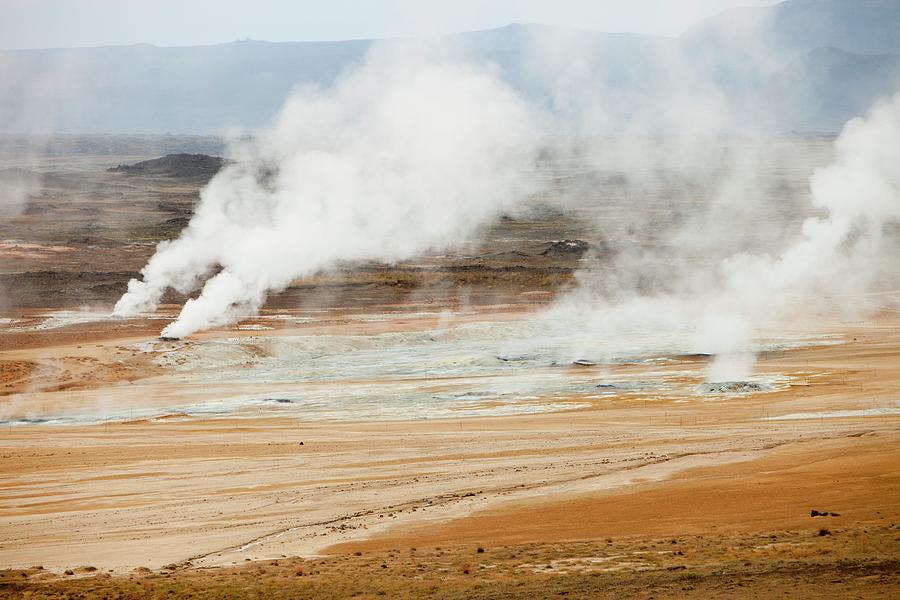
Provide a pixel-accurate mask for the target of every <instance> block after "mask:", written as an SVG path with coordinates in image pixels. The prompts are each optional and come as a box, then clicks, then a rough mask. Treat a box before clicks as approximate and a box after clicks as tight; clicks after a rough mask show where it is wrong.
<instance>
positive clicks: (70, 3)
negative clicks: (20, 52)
mask: <svg viewBox="0 0 900 600" xmlns="http://www.w3.org/2000/svg"><path fill="white" fill-rule="evenodd" d="M768 4H775V0H593V1H591V0H518V1H515V0H480V1H479V0H453V1H449V2H439V1H429V0H420V1H415V0H319V1H313V0H296V1H289V0H251V1H249V2H247V1H244V2H240V1H237V0H0V15H2V16H0V48H46V47H70V46H102V45H118V44H134V43H139V42H145V43H151V44H156V45H160V46H192V45H200V44H215V43H221V42H229V41H233V40H236V39H243V38H248V37H249V38H253V39H258V40H269V41H297V40H341V39H358V38H378V37H391V36H414V35H427V34H436V33H451V32H456V31H470V30H474V29H488V28H492V27H499V26H502V25H506V24H508V23H510V22H519V23H546V24H551V25H566V26H572V27H580V28H582V29H592V30H596V31H630V32H636V33H650V34H659V35H677V34H678V33H680V32H681V31H683V30H684V29H685V28H687V27H688V26H690V25H692V24H693V23H695V22H696V21H698V20H700V19H702V18H704V17H707V16H710V15H713V14H716V13H718V12H720V11H722V10H724V9H727V8H731V7H735V6H753V5H768Z"/></svg>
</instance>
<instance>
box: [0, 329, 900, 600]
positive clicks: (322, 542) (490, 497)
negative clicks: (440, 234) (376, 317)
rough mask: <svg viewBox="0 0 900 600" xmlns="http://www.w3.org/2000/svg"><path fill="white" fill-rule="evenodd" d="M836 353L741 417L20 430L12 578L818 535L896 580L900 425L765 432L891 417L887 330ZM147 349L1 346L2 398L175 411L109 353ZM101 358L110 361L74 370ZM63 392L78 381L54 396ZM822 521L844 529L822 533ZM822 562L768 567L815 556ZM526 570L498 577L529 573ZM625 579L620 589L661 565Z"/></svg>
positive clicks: (813, 358) (602, 414)
mask: <svg viewBox="0 0 900 600" xmlns="http://www.w3.org/2000/svg"><path fill="white" fill-rule="evenodd" d="M76 329H77V328H76ZM839 333H841V335H842V336H843V338H844V340H845V341H846V343H844V344H841V345H835V346H820V347H813V348H806V349H800V350H795V351H791V352H785V353H783V354H779V355H777V356H770V357H763V359H762V360H761V362H760V364H759V365H758V367H757V368H758V371H759V372H772V373H783V374H787V375H789V376H791V377H792V378H793V379H792V384H791V386H790V387H788V388H787V389H784V390H781V391H777V392H771V393H760V394H753V395H748V396H738V397H732V398H727V399H722V398H720V399H717V400H710V399H707V398H702V397H685V398H682V399H672V398H667V399H659V398H653V397H637V396H634V395H625V396H622V397H616V398H613V399H610V400H604V401H602V403H600V402H595V403H594V405H593V406H592V407H591V408H589V409H583V410H577V411H568V412H560V413H553V414H540V415H528V416H516V417H502V418H501V417H495V418H473V419H465V420H440V421H428V422H393V423H325V422H319V423H316V422H302V423H301V422H298V421H296V420H292V419H262V418H260V419H227V418H221V419H210V420H202V419H187V418H185V419H161V420H152V421H147V420H139V421H133V422H126V423H110V424H108V425H97V426H84V427H41V426H26V427H21V426H20V427H10V428H6V430H5V431H0V565H3V566H8V567H10V568H25V567H29V566H32V565H41V566H43V567H44V570H43V572H44V573H46V572H47V571H52V572H54V573H57V574H58V573H60V572H62V571H63V570H65V569H67V568H71V569H74V568H76V567H78V566H79V565H82V566H83V565H91V566H95V567H99V568H101V569H104V570H106V569H111V570H113V571H114V572H116V573H120V574H122V573H129V572H131V573H134V571H133V570H134V569H135V568H138V567H149V568H150V569H152V570H159V569H162V568H163V567H164V566H166V565H168V566H169V570H168V571H167V572H169V573H171V572H172V570H173V569H179V571H178V572H183V573H190V572H194V571H193V570H195V569H200V568H206V567H227V566H228V565H240V564H243V563H244V561H245V560H246V559H251V560H285V558H284V557H291V556H305V557H310V556H315V555H328V556H332V557H341V556H344V557H347V556H351V557H352V556H354V553H356V552H362V553H363V554H364V557H368V556H369V555H371V554H372V553H376V554H377V555H379V556H381V555H382V554H384V553H387V552H389V551H390V550H403V551H406V549H408V548H431V547H435V546H441V547H445V548H447V547H449V548H457V550H448V552H450V553H451V555H452V554H453V552H461V550H458V549H459V548H469V550H471V547H472V546H473V545H478V544H483V545H487V546H488V547H490V548H495V547H498V546H510V547H512V546H514V545H522V544H532V545H534V544H538V545H543V546H541V547H542V548H548V546H546V545H547V544H563V545H562V546H553V548H555V550H553V552H556V555H554V556H556V557H557V558H555V559H554V560H563V559H564V558H565V553H566V552H571V553H572V555H573V556H574V555H575V554H577V551H576V550H571V549H570V550H566V548H570V547H569V546H566V545H565V544H569V543H575V542H577V541H587V542H591V543H597V544H601V545H602V544H606V543H607V542H606V541H605V540H606V539H607V538H610V539H612V540H614V541H615V543H626V541H627V543H628V544H631V546H629V548H630V550H628V551H629V552H631V551H634V549H635V548H639V547H642V545H643V544H646V543H649V541H648V540H651V539H653V540H655V539H657V538H660V537H679V536H682V537H683V536H692V538H691V539H694V540H695V541H696V540H700V541H697V542H696V543H698V544H702V540H704V539H706V540H715V541H714V542H713V541H710V542H709V543H710V544H711V545H712V546H715V547H716V548H725V549H726V550H723V552H725V553H726V554H727V553H728V551H727V548H730V547H731V546H733V545H741V544H742V543H744V541H746V540H750V539H753V540H757V538H759V536H768V535H769V534H771V535H775V536H778V538H779V539H782V538H783V537H784V536H787V537H788V538H790V536H799V537H797V538H796V539H798V540H800V539H802V540H810V539H812V536H815V534H816V533H817V532H818V531H819V530H820V529H828V530H829V532H830V533H831V534H832V535H830V536H823V537H822V539H819V538H818V537H816V544H817V545H816V546H814V547H813V548H814V553H819V552H825V550H828V546H827V545H828V544H832V545H833V546H834V545H835V544H838V545H839V544H843V543H845V541H846V540H851V539H852V540H855V541H854V542H853V543H852V544H851V543H850V542H849V541H846V544H848V545H846V547H844V546H841V548H843V550H836V549H835V548H837V546H835V548H832V550H829V552H836V553H837V554H835V556H837V555H840V556H843V557H845V558H846V560H855V561H865V560H867V557H868V558H871V559H872V560H875V559H876V558H877V559H878V560H880V561H888V562H887V563H885V564H887V565H894V564H897V560H898V558H900V541H898V537H900V529H897V527H898V525H900V418H898V417H897V416H892V415H888V416H882V417H871V416H870V417H865V416H853V417H845V418H816V417H811V418H802V419H792V420H781V421H772V420H761V417H764V416H768V417H771V416H777V415H784V414H791V413H802V412H806V411H810V412H818V411H832V410H865V409H872V408H892V407H896V406H897V400H898V394H900V323H898V322H897V320H896V319H895V318H893V317H889V316H885V317H882V318H880V319H879V320H877V321H876V322H874V323H872V324H867V325H853V326H843V327H841V328H839ZM73 335H74V336H75V337H72V336H73ZM133 335H134V330H133V329H132V330H127V329H126V330H123V331H121V332H120V333H119V334H118V335H117V336H114V335H111V334H104V335H102V336H96V337H95V338H91V337H90V335H88V334H82V336H81V337H80V338H79V337H77V335H75V334H67V336H63V337H59V336H55V335H48V336H46V337H44V338H43V342H40V341H35V339H36V338H35V335H31V336H25V338H23V341H24V342H25V343H23V344H22V345H21V346H17V344H15V343H14V342H12V341H10V337H5V339H4V348H6V349H5V350H3V351H2V352H0V361H2V362H3V363H4V364H17V365H19V366H17V367H15V368H12V367H11V368H8V369H5V370H4V371H3V375H4V378H5V384H7V385H10V386H11V387H10V388H7V389H8V390H11V391H13V392H15V391H22V389H23V386H26V385H33V382H28V381H27V380H28V378H29V376H28V368H29V367H28V363H33V362H35V361H36V359H38V358H39V357H46V356H48V355H52V356H55V357H56V358H60V359H65V360H70V364H72V365H77V368H73V369H69V372H68V374H67V375H66V374H61V373H57V374H55V375H53V376H52V377H57V379H58V381H55V382H54V381H51V380H49V379H48V380H47V381H44V382H40V383H43V384H46V385H47V390H45V391H44V392H41V393H43V394H45V397H44V400H43V401H44V402H55V401H60V402H62V403H64V404H65V403H67V402H71V401H74V400H73V399H72V396H71V395H72V394H73V393H75V392H73V389H74V390H78V389H84V390H87V391H97V390H103V391H104V392H105V393H108V394H109V395H110V396H111V397H114V398H115V397H117V396H116V395H117V394H124V393H125V392H124V391H123V389H124V390H126V391H127V389H128V386H132V385H145V386H151V387H148V388H141V389H155V388H153V386H156V388H158V389H159V390H160V392H161V393H162V392H165V393H170V394H175V393H177V390H178V381H177V378H174V376H172V375H169V374H166V373H159V372H156V371H142V368H143V366H142V365H141V363H140V362H139V361H138V359H137V358H135V359H134V360H132V359H131V358H129V356H127V355H126V354H124V353H122V351H121V350H116V348H117V347H118V346H117V344H120V343H121V341H122V340H123V339H124V338H126V337H129V336H133ZM271 335H277V332H273V333H271ZM129 339H130V337H129ZM49 340H56V341H54V342H50V341H49ZM88 341H90V343H91V345H92V346H91V347H90V348H88V347H87V345H86V344H87V342H88ZM79 346H80V347H79ZM117 354H118V356H117ZM86 355H87V356H89V357H92V358H94V359H96V361H90V360H88V361H83V362H78V363H76V362H74V359H76V358H84V357H85V356H86ZM622 368H623V369H638V370H639V369H641V368H642V367H639V366H624V367H622ZM678 368H679V369H682V370H683V369H685V366H684V365H680V366H679V367H678ZM697 369H702V365H697ZM124 372H127V373H128V376H127V377H124V376H122V373H124ZM148 375H149V376H151V377H149V378H147V377H148ZM52 377H50V379H52ZM65 377H69V378H70V379H71V378H73V377H74V378H76V379H78V382H79V383H77V385H76V386H74V387H68V388H67V387H65V386H59V385H57V384H58V383H59V382H60V381H62V382H65V381H66V379H65ZM122 381H134V382H135V383H134V384H129V383H121V382H122ZM7 397H8V398H10V397H12V395H9V396H7ZM679 400H680V401H679ZM301 442H302V445H301ZM811 509H816V510H823V511H829V512H835V513H839V515H840V516H828V517H810V510H811ZM810 543H811V542H806V541H805V542H804V543H802V544H801V543H794V544H789V545H787V546H785V547H784V551H783V552H782V551H781V550H779V547H778V546H777V545H776V546H772V547H771V548H768V547H767V549H765V551H763V550H757V551H755V552H756V553H757V554H758V555H759V557H761V558H762V559H766V557H769V559H771V560H772V561H779V560H786V559H788V558H790V559H797V558H798V557H800V558H803V556H804V553H807V556H806V558H809V556H808V553H809V551H810V550H809V544H810ZM822 544H825V546H823V545H822ZM712 546H711V547H712ZM758 546H759V548H763V547H764V546H766V544H763V543H762V542H760V543H759V544H758ZM754 547H756V546H754ZM469 550H467V552H468V551H469ZM621 550H622V549H621V548H619V549H618V550H617V552H618V551H621ZM548 552H549V550H548ZM560 552H561V553H562V555H560ZM591 552H595V553H596V552H597V550H596V548H594V549H592V550H591ZM709 552H712V550H710V551H709ZM378 553H381V554H378ZM626 553H627V552H626ZM842 553H843V554H842ZM513 554H515V553H513ZM551 554H552V552H551ZM701 555H702V553H698V554H697V556H701ZM454 556H455V555H454ZM709 556H712V554H710V555H709ZM520 558H521V557H519V558H516V556H515V555H513V556H512V557H511V558H509V557H508V558H507V559H504V560H506V561H507V563H504V564H508V565H512V567H510V568H520V567H521V564H524V563H522V560H524V559H522V560H520ZM325 560H326V561H334V560H337V558H329V559H325ZM379 560H381V559H379ZM434 560H437V559H434ZM529 560H533V559H529ZM698 560H699V559H698ZM709 560H710V561H712V562H710V563H709V564H713V563H714V562H715V560H714V559H713V558H709ZM716 560H718V559H716ZM509 561H512V562H509ZM516 561H518V562H516ZM626 562H628V564H631V565H632V566H631V567H629V566H627V565H626V566H624V567H623V568H622V569H619V571H623V572H631V571H634V572H638V571H642V570H643V569H644V568H645V567H646V566H647V564H645V563H643V562H640V561H637V562H635V561H626ZM520 563H521V564H520ZM700 563H702V560H700ZM700 563H697V564H700ZM323 564H324V563H323ZM327 564H331V565H333V564H336V563H327ZM429 564H430V563H429ZM634 564H638V565H642V566H641V568H640V569H638V568H637V567H634ZM516 565H519V566H516ZM657 566H658V567H659V568H663V567H665V568H668V566H671V565H668V566H665V565H663V566H659V565H657ZM651 567H652V565H651ZM292 568H293V567H292ZM322 568H323V569H326V568H327V567H322ZM648 568H649V567H648ZM629 569H631V571H629ZM551 570H552V569H551ZM889 570H890V569H889ZM204 572H206V571H204ZM554 572H555V571H554ZM10 573H12V572H10ZM17 573H18V572H17ZM223 573H224V571H223ZM335 573H339V570H338V571H335ZM16 576H18V575H16ZM82 576H86V572H84V573H83V574H82V575H77V574H76V575H75V577H82ZM185 576H187V575H185ZM335 576H338V575H335ZM873 576H874V575H873ZM48 577H49V575H48ZM63 577H65V576H63ZM879 577H881V576H880V575H879ZM526 579H527V578H526ZM54 581H55V580H54ZM529 581H530V580H529ZM878 582H879V583H878V586H876V588H872V589H873V590H875V592H877V594H875V595H871V597H890V595H891V594H892V593H893V592H895V591H897V587H896V585H897V583H898V582H897V580H896V578H893V579H892V578H890V577H889V578H888V579H884V578H883V577H882V578H881V579H878ZM54 585H55V584H54ZM635 585H638V584H635ZM639 587H640V586H638V588H639ZM3 589H4V588H2V587H0V591H2V590H3ZM16 589H18V588H16ZM323 589H325V588H323ZM342 589H343V588H342ZM548 589H549V588H548ZM673 589H674V588H673ZM676 591H677V590H676ZM882 592H887V595H883V596H879V594H882ZM327 595H328V594H325V596H323V597H327ZM862 595H864V596H865V595H866V594H862ZM672 597H677V595H676V596H672Z"/></svg>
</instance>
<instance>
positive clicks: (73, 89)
mask: <svg viewBox="0 0 900 600" xmlns="http://www.w3.org/2000/svg"><path fill="white" fill-rule="evenodd" d="M897 32H900V2H898V1H896V0H852V1H851V0H788V1H787V2H782V3H780V4H777V5H774V6H771V7H763V8H749V9H734V10H729V11H726V12H724V13H722V14H720V15H718V16H715V17H712V18H710V19H706V20H704V21H702V22H700V23H698V24H697V25H695V26H693V27H691V28H690V29H688V30H687V31H686V32H685V33H684V34H683V35H681V36H679V37H677V38H661V37H654V36H645V35H638V34H618V33H616V34H610V33H595V32H589V31H578V30H566V29H561V28H555V27H549V26H544V25H518V24H514V25H509V26H506V27H502V28H499V29H492V30H485V31H477V32H469V33H462V34H456V35H451V36H446V38H447V39H448V40H450V41H452V42H454V43H456V44H458V45H461V46H464V47H465V48H466V49H467V51H468V53H469V55H470V56H472V57H473V58H474V59H475V60H479V61H489V62H492V63H495V64H496V65H498V67H499V71H500V73H501V74H502V76H503V77H505V78H506V80H507V81H508V82H509V83H510V84H511V85H513V86H514V87H516V88H517V89H519V90H520V91H522V92H523V93H524V94H526V95H528V96H530V97H532V98H534V99H535V100H536V101H539V102H543V103H545V104H549V103H551V102H552V99H553V96H554V93H555V90H554V88H553V85H554V82H553V81H552V77H548V76H547V75H548V74H547V73H544V72H540V68H536V67H535V52H536V51H540V46H539V45H538V46H537V48H538V50H535V48H536V47H535V45H534V41H535V40H536V39H538V40H540V39H542V38H547V37H552V38H554V39H562V40H564V41H565V42H566V43H569V44H574V45H576V46H573V47H577V48H578V51H577V52H575V51H573V54H582V53H588V54H590V56H574V57H573V58H578V59H579V60H584V61H585V62H586V63H590V64H592V65H594V67H593V70H592V71H591V72H590V74H589V80H588V83H587V85H588V86H589V87H593V88H594V89H596V90H602V91H603V92H604V93H605V94H607V95H608V96H610V97H616V98H624V100H622V101H621V107H619V108H618V110H621V111H627V110H629V107H630V106H632V105H635V104H638V103H636V102H634V101H633V99H635V98H637V99H640V98H645V97H652V96H653V95H654V94H656V95H659V94H661V93H663V90H664V86H665V85H666V83H665V82H666V78H667V77H671V75H669V74H667V73H666V69H667V68H668V67H667V66H666V64H665V62H664V61H661V59H660V57H665V56H666V55H668V54H673V53H679V55H683V56H684V57H686V60H687V61H688V62H689V63H690V64H691V65H692V68H694V69H695V70H696V71H697V72H698V73H701V74H703V75H704V76H708V77H709V79H710V80H711V81H714V82H715V83H716V85H717V86H719V88H720V89H721V90H722V94H723V96H724V97H725V98H726V99H727V100H728V101H729V102H731V103H733V105H734V106H735V107H737V110H738V111H739V113H740V115H741V117H740V118H741V119H742V120H743V122H745V123H746V124H747V126H748V127H751V128H752V127H755V128H761V129H765V130H771V131H824V132H830V131H835V130H837V129H838V128H839V127H840V125H841V124H842V123H843V122H844V121H846V120H847V119H848V118H851V117H853V116H855V115H857V114H860V113H862V112H864V111H865V110H866V109H867V108H868V106H869V105H870V104H871V103H872V101H873V100H875V99H876V98H878V97H881V96H885V95H888V94H891V93H892V92H895V91H897V90H898V89H900V35H898V33H897ZM372 43H373V41H371V40H354V41H342V42H281V43H271V42H258V41H250V40H247V41H240V42H232V43H227V44H220V45H214V46H197V47H179V48H163V47H156V46H151V45H147V44H137V45H133V46H116V47H101V48H78V49H48V50H19V51H4V52H0V81H2V82H4V84H5V85H4V87H3V88H2V90H0V132H12V133H30V132H37V133H47V132H49V133H53V132H57V133H166V132H171V133H191V134H206V133H221V132H223V131H224V130H226V129H228V128H230V127H238V128H245V129H247V128H249V129H252V128H256V127H259V126H262V125H265V124H266V123H268V122H270V120H271V118H272V117H273V116H274V115H275V114H276V113H277V111H278V109H279V108H280V107H281V105H282V103H283V102H284V100H285V98H286V97H287V96H288V94H289V93H290V91H291V89H292V88H293V87H294V86H295V85H297V84H301V83H313V84H317V85H327V84H328V83H329V82H331V81H332V80H333V79H334V77H336V76H337V75H338V74H339V73H340V72H341V71H342V70H343V69H346V68H347V67H349V66H350V65H352V64H354V63H356V62H358V61H360V60H361V59H362V58H363V57H364V56H365V54H366V52H367V51H368V49H369V48H370V46H371V45H372ZM585 49H586V50H585ZM766 53H769V55H770V56H771V57H773V58H774V60H772V61H771V62H772V65H770V66H769V67H766V68H765V69H762V68H759V66H758V65H757V62H759V61H758V58H757V57H758V55H760V54H766ZM563 58H565V57H563ZM588 59H589V60H588ZM751 59H752V60H751ZM550 75H553V74H552V73H551V74H550ZM761 107H762V108H761ZM612 114H613V116H615V117H617V118H618V117H619V116H621V117H622V118H623V119H625V118H627V114H624V112H623V113H622V114H621V115H619V114H618V113H616V112H615V111H613V112H612Z"/></svg>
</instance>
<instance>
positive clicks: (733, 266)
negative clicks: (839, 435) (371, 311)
mask: <svg viewBox="0 0 900 600" xmlns="http://www.w3.org/2000/svg"><path fill="white" fill-rule="evenodd" d="M898 164H900V94H897V95H895V96H894V97H893V98H892V99H891V100H889V101H885V102H882V103H879V104H877V105H876V106H875V107H874V108H873V109H872V110H871V112H870V114H869V115H868V116H867V117H865V118H856V119H853V120H851V121H849V122H848V123H847V124H846V125H845V127H844V128H843V131H842V133H841V135H840V137H839V138H838V139H837V140H836V142H835V158H834V160H833V162H832V163H831V164H830V165H829V166H827V167H825V168H822V169H819V170H816V171H815V172H814V173H813V175H812V177H811V178H810V181H809V184H810V185H809V191H810V199H811V202H812V204H813V206H814V207H815V209H817V210H818V211H820V214H821V216H817V217H811V218H808V219H807V220H806V221H804V222H803V224H802V230H801V232H800V235H799V237H797V238H796V239H795V241H794V242H793V243H790V244H788V245H787V247H786V248H785V249H784V250H783V251H782V252H780V253H759V252H736V253H732V254H729V255H726V256H725V257H724V258H722V259H721V260H720V261H718V262H716V263H715V264H714V266H713V268H712V270H711V272H705V270H704V268H703V267H702V266H699V265H698V266H694V267H691V268H689V269H685V270H683V271H681V272H679V273H678V275H679V276H678V278H677V279H678V280H677V281H676V282H674V283H672V285H671V287H672V288H674V289H672V290H668V291H666V292H662V293H649V294H640V293H636V292H635V293H633V294H630V295H629V294H627V293H623V292H622V291H621V289H620V290H619V291H618V293H619V296H618V297H616V296H615V294H613V293H611V292H610V288H609V286H608V285H601V282H600V281H599V280H600V278H601V277H606V276H608V275H609V273H608V272H606V271H604V272H602V273H599V274H598V273H591V272H583V273H581V275H580V278H581V284H582V285H581V286H580V288H579V289H578V290H576V291H575V292H573V293H572V294H570V295H568V296H567V297H565V298H564V299H563V300H562V301H561V302H560V303H559V304H558V305H557V306H556V307H555V308H554V310H553V311H551V313H550V315H549V317H548V318H550V319H557V320H560V321H570V322H572V321H574V322H576V323H577V324H578V330H579V331H580V332H581V333H580V340H576V343H581V344H582V349H588V350H587V351H588V352H589V347H590V341H591V340H592V339H609V338H625V337H626V336H635V335H642V334H647V332H654V334H669V337H668V338H667V339H671V338H672V337H677V336H680V337H681V339H683V340H686V341H687V343H688V344H690V345H691V348H690V350H692V351H696V352H704V353H709V354H712V355H714V361H713V364H712V366H711V369H710V372H709V373H708V379H709V380H710V381H738V380H743V379H746V378H747V377H748V376H749V375H750V372H751V370H752V367H753V364H754V362H755V357H754V354H753V351H752V342H753V337H754V334H755V330H756V329H758V328H759V327H760V326H762V325H763V324H768V325H773V324H774V325H776V326H777V325H778V324H779V323H784V322H786V321H787V320H788V319H794V318H799V317H802V316H805V315H809V314H811V313H812V312H814V311H816V310H832V311H834V310H837V311H845V310H848V309H851V308H858V306H857V305H856V304H853V303H848V302H847V299H848V298H852V297H853V296H854V295H858V294H861V293H864V292H867V291H869V290H871V289H872V287H873V286H874V285H875V284H876V283H877V281H878V279H879V277H880V276H881V275H882V274H883V269H884V268H885V266H886V265H885V263H886V261H884V260H882V253H883V246H882V242H883V237H884V230H885V227H886V226H887V225H889V224H891V223H893V222H897V221H900V170H898V168H897V165H898ZM748 196H749V194H748V193H747V192H744V193H743V194H742V195H741V198H742V199H743V200H744V201H746V199H747V198H748ZM701 223H702V224H704V225H705V226H706V228H707V229H703V228H700V227H698V224H697V223H690V224H689V226H688V227H687V228H686V229H681V230H680V231H677V232H676V234H675V235H674V237H673V239H675V240H678V241H679V243H681V244H683V245H686V244H687V243H688V242H689V239H690V238H697V237H701V238H702V237H703V236H706V237H712V239H714V240H715V239H716V234H715V232H713V231H710V229H711V228H713V227H722V228H728V227H730V226H732V225H737V223H735V222H731V223H730V222H728V221H726V220H722V219H718V220H716V221H708V220H707V221H702V222H701ZM679 251H680V252H684V253H687V251H686V250H685V249H684V248H683V247H682V248H681V249H679V248H677V247H676V248H675V249H674V250H673V252H674V253H676V254H677V253H678V252H679ZM658 259H659V257H658V256H656V255H653V254H650V258H649V259H643V260H642V259H641V258H638V259H630V260H628V259H626V260H623V261H620V262H619V263H617V267H618V268H619V269H621V268H622V266H623V265H626V266H627V268H628V269H629V270H630V271H632V273H629V275H630V276H631V277H636V276H635V275H634V272H640V271H641V270H649V269H650V266H649V265H650V264H651V263H655V262H656V261H658ZM887 262H889V261H887ZM618 277H619V278H618V279H616V282H618V283H619V284H623V285H620V288H622V287H625V288H627V281H628V279H627V277H626V276H623V275H622V274H621V273H620V274H618ZM623 282H624V283H623ZM665 337H666V336H665V335H661V336H660V338H665ZM682 349H683V350H684V349H686V348H682Z"/></svg>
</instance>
